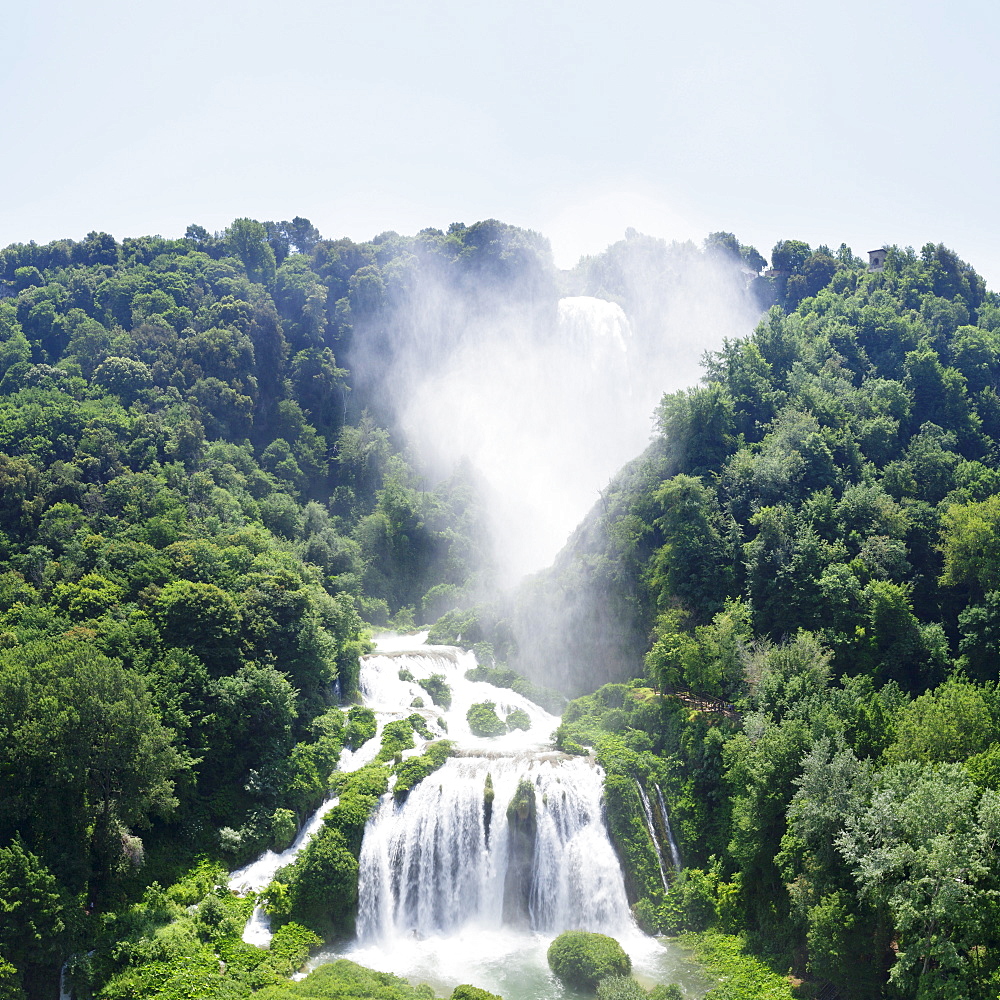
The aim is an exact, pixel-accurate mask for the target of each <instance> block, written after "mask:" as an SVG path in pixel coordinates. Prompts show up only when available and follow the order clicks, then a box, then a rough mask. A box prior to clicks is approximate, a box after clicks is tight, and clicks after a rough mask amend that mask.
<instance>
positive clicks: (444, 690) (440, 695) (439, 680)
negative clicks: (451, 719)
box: [420, 674, 451, 708]
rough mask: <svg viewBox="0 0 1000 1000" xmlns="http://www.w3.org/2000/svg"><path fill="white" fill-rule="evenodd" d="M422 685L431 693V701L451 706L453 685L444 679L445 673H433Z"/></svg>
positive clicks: (444, 706) (443, 706)
mask: <svg viewBox="0 0 1000 1000" xmlns="http://www.w3.org/2000/svg"><path fill="white" fill-rule="evenodd" d="M420 686H421V687H422V688H423V689H424V690H425V691H426V692H427V693H428V695H430V698H431V701H433V702H434V704H435V705H440V706H441V707H442V708H451V685H450V684H449V683H448V682H447V681H446V680H445V679H444V674H431V676H430V677H428V678H427V680H425V681H421V682H420Z"/></svg>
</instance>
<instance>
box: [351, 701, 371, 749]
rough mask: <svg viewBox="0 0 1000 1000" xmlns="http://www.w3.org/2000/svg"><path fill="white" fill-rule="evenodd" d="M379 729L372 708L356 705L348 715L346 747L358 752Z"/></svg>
mask: <svg viewBox="0 0 1000 1000" xmlns="http://www.w3.org/2000/svg"><path fill="white" fill-rule="evenodd" d="M377 729H378V724H377V723H376V722H375V713H374V712H373V711H372V710H371V709H370V708H365V707H364V706H362V705H354V706H352V707H351V709H350V711H348V713H347V725H346V726H345V727H344V746H346V747H350V748H351V749H352V750H357V749H358V747H361V746H364V744H365V743H367V742H368V741H369V740H370V739H371V738H372V737H373V736H374V735H375V732H376V730H377Z"/></svg>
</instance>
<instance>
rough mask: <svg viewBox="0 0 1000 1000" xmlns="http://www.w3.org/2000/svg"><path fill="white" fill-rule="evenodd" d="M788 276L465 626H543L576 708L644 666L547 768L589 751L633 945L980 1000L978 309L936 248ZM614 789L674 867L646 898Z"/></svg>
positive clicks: (994, 899)
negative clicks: (562, 623)
mask: <svg viewBox="0 0 1000 1000" xmlns="http://www.w3.org/2000/svg"><path fill="white" fill-rule="evenodd" d="M782 254H787V255H788V256H789V259H788V260H787V261H785V260H784V258H782V262H783V263H784V265H785V274H783V275H779V276H778V277H777V279H776V285H777V292H778V295H779V300H778V304H777V305H776V306H775V307H773V308H772V309H771V311H770V312H769V313H768V314H767V315H766V316H765V317H764V319H763V321H762V322H761V324H760V325H759V327H758V329H757V330H756V332H755V333H754V334H753V336H751V337H748V338H745V339H739V340H734V341H732V342H727V343H726V345H725V346H724V348H723V349H722V350H721V351H718V352H716V353H713V354H712V355H711V356H709V357H708V358H707V360H706V370H705V378H704V380H703V383H702V385H700V386H697V387H694V388H691V389H689V390H686V391H683V392H678V393H675V394H672V395H668V396H666V397H665V398H664V400H663V403H662V405H661V407H660V410H659V430H660V436H659V438H658V439H657V440H656V441H655V442H654V443H653V444H652V445H651V447H650V449H649V451H648V452H647V453H646V454H645V455H644V456H643V457H642V458H640V459H639V460H637V461H636V462H635V463H633V465H632V466H631V467H630V468H629V469H628V470H626V471H625V472H624V473H623V474H622V475H621V476H620V477H619V479H618V481H617V483H616V484H615V485H614V488H613V489H612V490H610V491H608V493H607V494H606V495H605V496H604V498H603V503H602V504H601V505H599V507H598V508H596V509H595V511H594V512H593V514H592V516H591V518H590V519H589V521H588V523H587V524H585V525H584V526H582V527H581V529H580V531H579V532H578V533H577V535H576V537H575V539H574V542H573V544H572V545H571V546H570V548H569V549H568V550H567V551H566V552H565V553H564V554H563V556H562V557H561V559H560V561H559V563H558V564H557V565H556V566H555V567H554V568H553V569H552V570H551V571H549V572H548V573H547V574H544V575H543V576H542V577H541V578H540V579H539V580H537V581H534V582H533V583H531V584H529V589H528V591H527V593H528V596H529V598H530V599H529V600H528V601H525V602H523V603H522V605H521V607H520V609H518V608H517V607H516V606H515V607H514V608H513V610H510V609H508V611H507V614H509V615H510V616H511V618H510V619H507V618H504V617H503V614H504V612H502V611H498V610H497V609H496V608H493V609H492V610H491V609H484V610H483V612H482V613H481V615H480V620H481V624H482V625H483V626H485V627H484V633H487V634H488V633H489V625H490V624H491V623H492V621H493V620H494V619H497V618H499V619H500V621H501V622H502V623H503V622H506V623H508V624H509V621H510V620H511V619H514V620H516V619H517V617H518V616H520V619H521V621H522V623H523V622H525V621H527V622H528V623H529V625H530V624H531V623H534V624H535V625H536V626H537V628H538V630H539V632H540V631H541V628H542V623H543V622H545V621H547V620H549V617H548V616H553V617H558V616H565V617H566V618H567V619H568V620H569V622H570V627H569V628H568V629H567V630H566V632H565V633H563V636H562V637H561V641H563V642H564V643H565V645H564V647H563V648H564V650H568V654H567V653H564V657H563V659H562V661H561V665H560V667H559V668H550V678H551V677H552V676H553V675H554V674H555V675H557V676H556V679H558V680H559V681H561V683H562V684H563V686H564V687H567V688H574V689H576V690H577V691H583V690H587V689H588V688H589V687H591V686H592V685H591V684H589V683H588V681H590V680H592V679H593V678H594V677H595V676H604V677H605V678H608V679H614V680H626V679H627V678H628V677H629V676H634V675H635V673H636V672H637V668H636V665H637V663H638V660H639V657H640V656H641V655H642V654H643V652H644V654H645V655H644V667H645V679H639V678H636V679H634V680H631V681H630V682H629V683H627V684H621V683H616V684H609V685H607V686H605V687H603V688H601V689H600V690H598V691H597V692H596V693H595V694H593V695H587V696H585V697H583V698H580V699H579V700H577V701H575V702H572V703H571V704H570V706H569V708H568V709H567V711H566V712H565V713H564V715H563V725H562V727H561V729H560V734H559V742H560V745H561V746H562V747H563V748H565V749H567V750H569V751H571V752H580V747H581V745H593V746H596V747H597V748H598V756H599V758H600V759H601V761H602V762H603V763H604V765H605V767H606V768H607V770H608V774H609V777H608V779H607V783H606V792H607V799H608V806H609V816H610V819H611V822H612V825H613V829H614V831H615V834H616V837H617V840H618V845H619V850H620V852H621V854H622V857H623V860H624V862H625V864H626V868H627V870H628V871H629V872H630V873H631V877H632V879H633V882H632V885H631V893H632V896H633V898H634V899H635V900H636V901H637V904H636V905H637V911H636V912H637V913H639V914H640V915H641V916H642V918H643V919H644V920H645V921H646V922H647V925H648V926H649V927H651V928H660V929H665V930H669V931H676V930H679V929H684V928H688V929H695V930H702V929H704V928H707V927H713V926H714V927H721V928H724V929H728V930H730V931H740V932H745V933H746V934H747V936H748V940H749V942H750V943H751V944H752V946H753V947H755V948H756V949H757V950H758V951H760V952H762V953H764V954H769V955H771V956H772V958H773V960H774V961H775V962H776V965H777V967H778V968H779V969H790V970H792V971H793V972H794V973H796V974H797V975H799V976H806V977H808V978H809V979H810V980H811V982H812V983H813V984H814V988H815V989H817V990H819V989H825V990H826V992H825V993H823V995H824V996H835V995H836V996H841V997H852V998H862V997H866V998H875V997H888V996H901V997H945V996H947V997H983V998H985V997H994V996H996V993H997V989H998V985H1000V972H998V969H1000V938H998V937H997V927H998V926H1000V923H998V916H1000V911H998V910H997V906H998V900H1000V854H998V847H1000V825H998V821H1000V770H998V767H997V762H998V760H1000V693H998V687H997V680H998V660H997V638H998V635H1000V632H998V625H1000V617H998V614H1000V592H998V590H997V588H998V587H1000V578H998V577H997V567H998V565H1000V548H998V538H1000V534H998V532H1000V470H998V459H1000V453H998V444H997V441H998V437H997V436H998V433H1000V398H998V396H997V385H998V381H997V380H998V376H1000V308H998V305H1000V303H998V301H997V299H996V297H995V295H993V294H992V293H987V292H986V290H985V288H984V283H983V281H982V279H981V278H980V277H979V276H978V275H977V274H976V273H975V272H974V271H973V270H972V268H971V267H969V266H968V265H967V264H965V263H963V262H962V261H960V260H959V259H958V258H957V257H956V256H955V254H954V253H952V252H950V251H948V250H947V249H945V248H944V247H941V246H934V245H930V244H929V245H927V246H926V247H924V248H923V249H922V250H921V251H920V253H914V252H912V251H908V250H900V249H897V248H893V249H892V250H891V251H890V252H889V254H888V259H887V261H886V265H885V269H884V270H882V271H878V272H871V271H869V270H868V267H867V266H866V265H865V264H864V263H862V262H861V261H860V260H857V259H855V258H854V257H853V256H852V255H851V254H850V253H849V251H846V250H845V249H843V248H842V249H841V251H840V252H839V253H837V254H828V253H827V252H826V251H825V250H824V249H822V248H821V249H820V250H819V251H810V249H809V248H808V247H806V246H805V245H804V244H796V243H792V242H791V241H789V242H788V243H785V244H779V246H778V247H776V248H775V260H776V262H777V261H778V260H779V257H780V256H781V255H782ZM817 275H821V277H819V278H817V277H816V276H817ZM491 614H492V615H493V619H491V617H490V615H491ZM494 634H495V635H497V636H501V637H502V636H505V635H509V634H510V630H509V628H507V625H505V626H504V628H502V629H500V630H498V631H496V632H495V633H494ZM521 634H527V635H531V634H532V633H531V632H530V629H529V630H526V631H524V632H522V633H521ZM549 642H550V648H551V640H549ZM543 648H544V647H543ZM509 653H510V655H511V656H512V657H517V656H518V655H520V656H521V658H522V659H524V658H527V659H528V660H529V661H530V662H535V660H534V659H533V658H532V657H533V656H537V653H533V650H532V648H531V646H530V645H528V646H525V644H524V643H523V642H522V649H521V652H520V654H518V653H517V652H516V651H515V650H514V649H513V647H511V649H510V650H509ZM539 658H540V659H544V657H539ZM630 668H631V669H630ZM557 672H558V673H557ZM636 780H638V781H639V782H640V783H641V784H643V785H644V786H645V788H646V790H647V792H648V793H649V796H650V797H653V798H654V801H655V796H656V795H657V793H658V792H659V791H660V790H661V789H662V790H663V792H664V794H665V796H666V800H667V804H668V805H669V807H670V808H669V812H670V816H671V820H672V823H673V829H674V832H675V833H676V834H677V837H678V840H679V842H680V851H681V854H682V856H683V858H684V862H685V865H686V866H687V867H686V868H685V870H684V871H683V873H682V874H681V876H680V877H679V878H678V879H676V880H675V881H673V883H672V884H671V888H670V891H669V892H668V893H665V892H664V890H663V886H662V884H661V880H660V877H659V874H658V872H657V867H656V857H655V855H654V853H653V845H652V842H651V840H650V838H649V836H648V835H647V833H646V826H645V825H644V823H643V819H642V812H641V809H640V803H639V797H638V795H637V792H636ZM662 832H663V831H661V833H662Z"/></svg>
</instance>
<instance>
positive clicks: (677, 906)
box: [663, 868, 718, 934]
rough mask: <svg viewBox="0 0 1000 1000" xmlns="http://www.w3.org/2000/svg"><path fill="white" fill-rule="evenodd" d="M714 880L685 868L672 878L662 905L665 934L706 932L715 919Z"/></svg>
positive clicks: (716, 879)
mask: <svg viewBox="0 0 1000 1000" xmlns="http://www.w3.org/2000/svg"><path fill="white" fill-rule="evenodd" d="M717 886H718V877H717V876H716V875H715V874H714V873H713V872H705V871H702V870H701V869H700V868H685V869H684V871H682V872H681V873H680V875H678V876H677V878H676V879H674V881H673V884H672V885H671V886H670V891H669V892H668V893H667V898H666V902H665V903H664V906H663V915H664V921H663V929H664V930H665V931H666V932H667V933H668V934H677V933H679V932H680V931H704V930H708V928H709V927H711V926H712V925H713V924H714V923H715V922H716V920H717V918H718V911H717V909H716V901H715V900H716V892H717Z"/></svg>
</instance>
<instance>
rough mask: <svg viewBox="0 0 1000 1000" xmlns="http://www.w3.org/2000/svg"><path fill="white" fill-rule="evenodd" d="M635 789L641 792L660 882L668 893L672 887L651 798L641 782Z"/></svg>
mask: <svg viewBox="0 0 1000 1000" xmlns="http://www.w3.org/2000/svg"><path fill="white" fill-rule="evenodd" d="M635 787H636V788H637V789H638V790H639V799H640V801H641V802H642V811H643V815H644V816H645V817H646V829H647V830H648V831H649V839H650V840H651V841H652V842H653V848H654V850H655V851H656V863H657V864H658V865H659V866H660V881H661V882H662V883H663V890H664V892H666V891H667V890H668V889H669V888H670V886H669V885H667V873H666V871H665V870H664V868H663V850H662V849H661V848H660V839H659V837H657V836H656V824H655V823H654V822H653V809H652V807H651V806H650V804H649V796H648V795H647V794H646V789H645V788H643V787H642V782H641V781H636V783H635Z"/></svg>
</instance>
